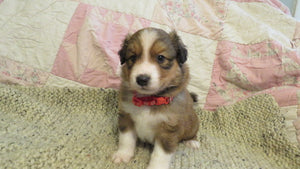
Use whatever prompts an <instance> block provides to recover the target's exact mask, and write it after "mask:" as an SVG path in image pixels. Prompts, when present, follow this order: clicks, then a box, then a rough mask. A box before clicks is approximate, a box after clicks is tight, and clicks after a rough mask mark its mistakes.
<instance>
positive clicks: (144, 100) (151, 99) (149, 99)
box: [132, 94, 174, 107]
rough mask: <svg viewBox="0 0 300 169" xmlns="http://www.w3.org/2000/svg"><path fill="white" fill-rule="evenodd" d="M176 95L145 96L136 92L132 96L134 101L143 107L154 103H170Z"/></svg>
mask: <svg viewBox="0 0 300 169" xmlns="http://www.w3.org/2000/svg"><path fill="white" fill-rule="evenodd" d="M173 98H174V97H164V96H144V97H138V96H136V94H134V96H133V97H132V102H133V104H134V105H136V106H138V107H141V106H143V105H145V106H154V105H157V106H158V105H163V104H169V103H170V102H171V101H172V100H173Z"/></svg>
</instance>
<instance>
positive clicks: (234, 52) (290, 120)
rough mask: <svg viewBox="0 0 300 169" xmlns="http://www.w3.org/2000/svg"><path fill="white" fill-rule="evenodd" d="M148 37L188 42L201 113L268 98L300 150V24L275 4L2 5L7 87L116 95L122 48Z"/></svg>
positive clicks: (169, 0) (28, 0) (267, 0)
mask: <svg viewBox="0 0 300 169" xmlns="http://www.w3.org/2000/svg"><path fill="white" fill-rule="evenodd" d="M145 27H156V28H161V29H164V30H166V31H171V30H176V31H177V32H178V34H179V35H180V36H181V38H182V40H183V42H184V43H185V45H186V46H187V48H188V53H189V54H188V61H187V62H188V64H189V67H190V70H191V80H190V83H189V86H188V88H189V90H190V91H192V92H194V93H196V94H197V95H198V98H199V107H200V108H202V109H205V110H209V111H214V110H216V109H217V108H219V107H222V106H227V105H232V104H234V103H236V102H238V101H241V100H244V99H247V98H249V97H252V96H256V95H260V94H269V95H271V96H273V97H274V99H275V100H276V102H277V103H278V105H279V106H280V113H282V114H283V115H284V117H285V127H286V129H287V134H288V135H289V138H290V140H291V141H292V142H294V143H297V140H298V141H299V142H300V90H299V89H300V21H298V20H296V19H295V18H293V17H292V16H291V15H290V12H289V10H288V8H287V7H286V6H284V5H283V4H282V3H281V2H280V1H278V0H157V1H148V0H123V1H121V0H109V1H107V0H43V1H41V0H0V37H1V38H0V82H1V83H2V84H6V85H11V84H18V85H23V86H34V87H96V88H112V89H118V87H119V84H120V63H119V62H120V61H119V56H118V54H117V52H118V50H119V49H120V44H121V43H122V41H123V39H124V37H125V36H126V34H128V33H133V32H135V31H137V30H139V29H141V28H145Z"/></svg>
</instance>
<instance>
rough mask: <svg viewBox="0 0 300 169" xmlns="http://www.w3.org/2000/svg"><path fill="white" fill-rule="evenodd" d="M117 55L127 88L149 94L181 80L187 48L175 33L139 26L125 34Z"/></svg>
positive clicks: (176, 84) (178, 83)
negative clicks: (129, 33)
mask: <svg viewBox="0 0 300 169" xmlns="http://www.w3.org/2000/svg"><path fill="white" fill-rule="evenodd" d="M119 55H120V60H121V64H122V78H123V82H124V83H126V86H127V87H128V88H129V90H132V91H136V92H138V93H140V94H146V95H152V94H158V93H159V92H161V91H163V90H165V89H166V88H169V87H176V86H178V85H180V83H182V82H181V81H182V75H183V73H184V72H183V70H182V64H183V63H184V62H185V61H186V59H187V58H186V57H187V50H186V49H185V47H184V45H183V43H182V42H181V40H180V38H179V37H178V35H177V34H176V33H175V32H171V33H170V34H168V33H166V32H165V31H163V30H160V29H155V28H146V29H142V30H140V31H138V32H136V33H135V34H133V35H131V36H130V35H128V36H127V37H126V39H125V40H124V42H123V46H122V49H121V50H120V51H119Z"/></svg>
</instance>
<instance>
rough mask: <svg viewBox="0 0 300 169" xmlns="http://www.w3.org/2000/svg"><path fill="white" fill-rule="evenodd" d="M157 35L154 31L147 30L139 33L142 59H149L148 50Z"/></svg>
mask: <svg viewBox="0 0 300 169" xmlns="http://www.w3.org/2000/svg"><path fill="white" fill-rule="evenodd" d="M157 38H158V35H157V33H156V32H155V31H151V30H147V29H145V30H144V31H142V32H141V34H140V38H139V39H140V42H141V45H142V48H143V56H142V57H144V58H143V59H145V60H149V59H150V49H151V47H152V46H153V43H154V42H155V41H156V40H157Z"/></svg>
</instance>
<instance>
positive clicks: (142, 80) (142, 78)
mask: <svg viewBox="0 0 300 169" xmlns="http://www.w3.org/2000/svg"><path fill="white" fill-rule="evenodd" d="M149 80H150V76H148V75H145V74H143V75H139V76H138V77H136V83H137V84H138V85H140V86H147V85H148V82H149Z"/></svg>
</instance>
